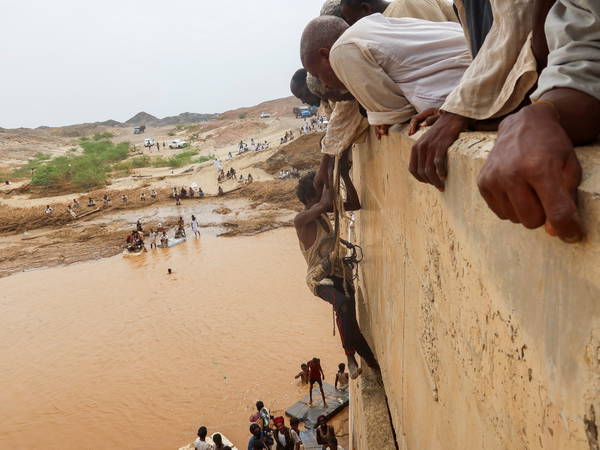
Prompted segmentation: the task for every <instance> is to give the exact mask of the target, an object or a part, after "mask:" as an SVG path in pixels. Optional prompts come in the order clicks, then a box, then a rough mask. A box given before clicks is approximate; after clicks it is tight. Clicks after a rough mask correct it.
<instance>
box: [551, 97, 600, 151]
mask: <svg viewBox="0 0 600 450" xmlns="http://www.w3.org/2000/svg"><path fill="white" fill-rule="evenodd" d="M539 100H541V101H549V102H551V103H552V104H554V106H555V107H556V110H557V112H558V117H559V118H560V124H561V126H562V127H563V128H564V130H565V132H566V133H567V135H568V136H569V138H571V141H572V142H573V145H583V144H588V143H590V142H592V141H593V140H595V139H596V137H597V136H598V134H600V121H598V117H600V100H598V99H596V98H594V97H592V96H591V95H589V94H586V93H584V92H581V91H577V90H575V89H570V88H556V89H552V90H550V91H547V92H545V93H544V94H542V96H541V97H540V98H539Z"/></svg>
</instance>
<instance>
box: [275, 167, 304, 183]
mask: <svg viewBox="0 0 600 450" xmlns="http://www.w3.org/2000/svg"><path fill="white" fill-rule="evenodd" d="M277 178H279V179H280V180H286V179H288V178H300V171H299V170H298V169H296V168H295V167H292V168H291V169H289V170H287V169H281V170H280V171H279V173H278V174H277Z"/></svg>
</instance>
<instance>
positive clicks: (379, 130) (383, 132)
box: [373, 125, 390, 140]
mask: <svg viewBox="0 0 600 450" xmlns="http://www.w3.org/2000/svg"><path fill="white" fill-rule="evenodd" d="M373 128H375V134H376V136H377V139H378V140H381V138H382V137H383V136H387V135H388V131H389V130H390V125H373Z"/></svg>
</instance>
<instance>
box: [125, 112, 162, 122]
mask: <svg viewBox="0 0 600 450" xmlns="http://www.w3.org/2000/svg"><path fill="white" fill-rule="evenodd" d="M159 120H160V119H159V118H158V117H154V116H153V115H152V114H148V113H147V112H144V111H142V112H139V113H137V114H136V115H135V116H133V117H132V118H131V119H129V120H126V121H125V123H126V124H127V125H156V124H157V123H158V121H159Z"/></svg>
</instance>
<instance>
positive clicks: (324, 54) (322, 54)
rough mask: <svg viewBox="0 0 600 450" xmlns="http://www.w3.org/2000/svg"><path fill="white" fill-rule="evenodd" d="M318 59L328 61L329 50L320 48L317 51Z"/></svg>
mask: <svg viewBox="0 0 600 450" xmlns="http://www.w3.org/2000/svg"><path fill="white" fill-rule="evenodd" d="M319 57H320V59H323V60H326V61H329V49H328V48H320V49H319Z"/></svg>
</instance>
